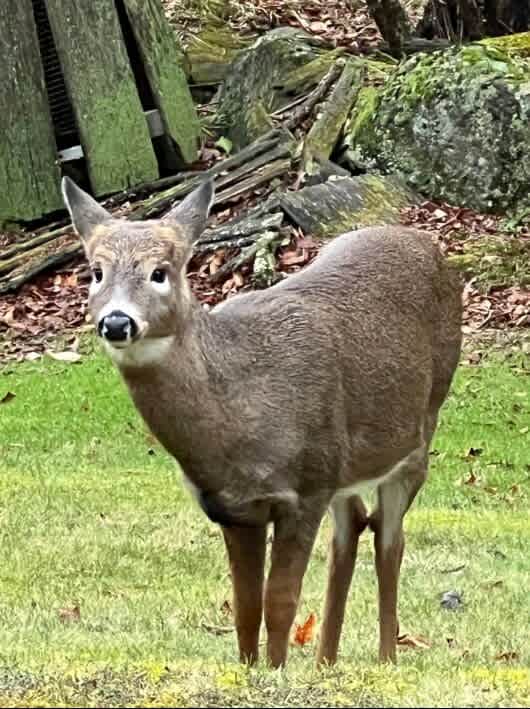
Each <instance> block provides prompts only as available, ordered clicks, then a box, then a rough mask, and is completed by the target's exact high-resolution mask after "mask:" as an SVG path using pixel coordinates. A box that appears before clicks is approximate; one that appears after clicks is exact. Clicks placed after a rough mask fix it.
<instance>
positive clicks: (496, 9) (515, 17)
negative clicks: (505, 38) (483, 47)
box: [484, 0, 530, 37]
mask: <svg viewBox="0 0 530 709" xmlns="http://www.w3.org/2000/svg"><path fill="white" fill-rule="evenodd" d="M484 16H485V19H486V28H487V34H488V35H490V36H494V37H496V36H498V35H503V34H510V33H512V32H526V30H528V28H529V25H530V2H529V0H484Z"/></svg>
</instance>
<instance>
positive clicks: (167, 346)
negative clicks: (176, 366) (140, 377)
mask: <svg viewBox="0 0 530 709" xmlns="http://www.w3.org/2000/svg"><path fill="white" fill-rule="evenodd" d="M173 341H174V337H173V335H168V336H167V337H153V338H151V337H145V338H140V339H138V340H134V341H132V342H131V341H129V342H118V343H114V344H113V343H112V342H109V341H108V340H103V345H104V346H105V349H106V351H107V354H108V355H109V356H110V358H111V359H112V360H113V362H114V363H115V364H117V365H118V367H146V366H149V365H156V364H160V363H161V362H162V361H163V360H164V359H166V357H167V356H168V354H169V352H170V350H171V346H172V344H173Z"/></svg>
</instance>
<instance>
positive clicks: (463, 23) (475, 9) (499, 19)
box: [416, 0, 530, 42]
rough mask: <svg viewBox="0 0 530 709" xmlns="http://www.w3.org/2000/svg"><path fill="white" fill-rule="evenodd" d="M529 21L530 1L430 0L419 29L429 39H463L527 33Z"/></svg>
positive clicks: (454, 40) (421, 34) (456, 40)
mask: <svg viewBox="0 0 530 709" xmlns="http://www.w3.org/2000/svg"><path fill="white" fill-rule="evenodd" d="M529 20H530V2H529V1H528V0H484V2H483V3H482V4H481V3H479V2H478V0H429V2H428V3H427V5H426V6H425V10H424V14H423V18H422V19H421V21H420V22H419V24H418V27H417V28H416V32H417V34H419V35H420V36H421V37H426V38H427V39H435V38H447V39H449V40H451V41H453V42H459V41H462V40H463V39H471V40H476V39H480V38H481V37H483V36H485V35H493V36H497V35H505V34H510V33H511V32H525V31H526V30H527V29H528V25H529Z"/></svg>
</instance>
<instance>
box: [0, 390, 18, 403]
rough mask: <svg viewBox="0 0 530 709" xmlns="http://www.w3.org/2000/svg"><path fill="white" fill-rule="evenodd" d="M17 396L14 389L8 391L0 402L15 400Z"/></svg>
mask: <svg viewBox="0 0 530 709" xmlns="http://www.w3.org/2000/svg"><path fill="white" fill-rule="evenodd" d="M15 397H16V394H13V392H12V391H8V392H6V393H5V394H4V396H3V397H2V398H1V399H0V404H9V402H10V401H13V399H14V398H15Z"/></svg>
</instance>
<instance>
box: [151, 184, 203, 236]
mask: <svg viewBox="0 0 530 709" xmlns="http://www.w3.org/2000/svg"><path fill="white" fill-rule="evenodd" d="M214 198H215V188H214V184H213V180H205V181H204V182H203V183H202V184H201V185H199V187H197V188H196V189H194V190H193V192H191V193H190V194H189V195H188V196H187V197H185V198H184V199H183V200H182V202H179V204H177V206H176V207H173V209H171V210H170V211H169V212H168V213H167V214H166V215H164V216H163V217H162V221H164V222H169V223H170V224H171V223H173V224H176V225H178V226H179V227H180V228H181V229H183V230H184V233H185V234H186V237H187V238H188V240H189V241H190V243H193V242H194V241H196V240H197V239H198V238H199V236H200V235H201V233H202V232H203V230H204V227H205V226H206V222H207V221H208V215H209V214H210V208H211V206H212V204H213V201H214Z"/></svg>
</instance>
